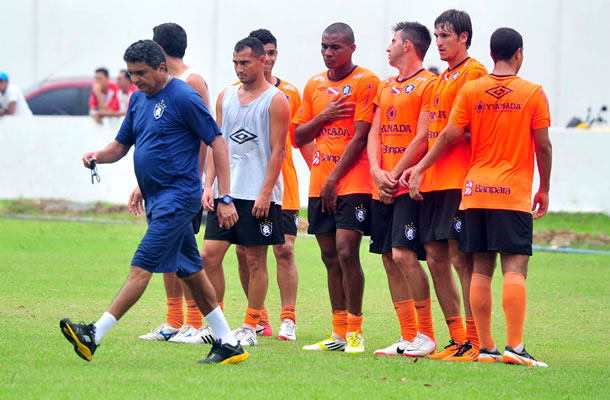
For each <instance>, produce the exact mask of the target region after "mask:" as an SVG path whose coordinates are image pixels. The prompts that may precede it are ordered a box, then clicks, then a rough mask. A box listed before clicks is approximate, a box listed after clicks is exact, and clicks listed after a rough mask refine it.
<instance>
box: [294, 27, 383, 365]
mask: <svg viewBox="0 0 610 400" xmlns="http://www.w3.org/2000/svg"><path fill="white" fill-rule="evenodd" d="M355 50H356V44H355V43H354V32H353V31H352V29H351V28H350V27H349V25H347V24H344V23H334V24H332V25H330V26H329V27H328V28H326V30H325V31H324V33H323V34H322V57H323V59H324V64H325V65H326V67H327V68H328V71H325V72H323V73H320V74H318V75H315V76H314V77H312V78H311V79H309V81H308V82H307V85H306V86H305V91H304V93H303V104H302V106H301V108H300V110H299V112H298V113H297V115H296V116H295V118H294V120H293V122H294V123H295V124H296V129H295V141H296V144H297V145H298V146H303V145H305V144H307V143H311V142H312V141H314V140H315V150H314V157H313V162H312V166H311V178H310V183H309V204H308V218H309V228H308V231H309V233H311V234H315V235H316V239H317V241H318V245H319V246H320V250H321V255H322V261H323V262H324V265H325V266H326V269H327V274H328V292H329V295H330V302H331V308H332V312H333V332H332V334H331V336H330V337H329V338H328V339H326V340H322V341H320V342H318V343H315V344H312V345H309V346H304V347H303V349H304V350H337V351H346V352H349V353H362V352H364V339H363V335H362V318H363V317H362V294H363V291H364V273H363V271H362V266H361V265H360V254H359V250H360V241H361V239H362V235H363V234H364V233H365V232H367V231H368V230H369V220H370V199H371V190H372V187H371V176H370V172H369V163H368V160H367V157H366V152H365V151H364V150H365V147H366V142H367V134H368V131H369V128H370V126H371V121H372V120H373V112H374V109H373V107H374V105H373V100H374V97H375V93H376V90H377V85H378V84H379V78H377V77H376V76H375V74H373V73H372V72H371V71H369V70H368V69H366V68H362V67H360V66H357V65H354V63H353V62H352V54H353V53H354V51H355Z"/></svg>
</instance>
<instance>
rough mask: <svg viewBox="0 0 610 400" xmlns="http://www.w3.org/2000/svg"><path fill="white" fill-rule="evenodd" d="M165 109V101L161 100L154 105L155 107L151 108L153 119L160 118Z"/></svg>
mask: <svg viewBox="0 0 610 400" xmlns="http://www.w3.org/2000/svg"><path fill="white" fill-rule="evenodd" d="M166 108H167V106H166V105H165V101H163V100H161V101H160V102H158V103H157V104H155V107H154V108H153V117H155V119H159V118H161V117H162V116H163V112H164V111H165V109H166Z"/></svg>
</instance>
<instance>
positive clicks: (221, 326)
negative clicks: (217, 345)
mask: <svg viewBox="0 0 610 400" xmlns="http://www.w3.org/2000/svg"><path fill="white" fill-rule="evenodd" d="M204 318H205V320H206V322H207V323H208V325H210V327H211V328H212V330H213V331H214V334H215V335H216V337H217V338H218V339H220V341H221V342H222V343H228V344H230V345H231V346H236V345H237V340H235V336H233V333H232V332H231V328H229V324H228V323H227V320H226V319H225V315H224V314H223V313H222V310H221V309H220V306H218V307H216V308H215V309H213V310H212V311H210V313H209V314H208V315H206V316H205V317H204Z"/></svg>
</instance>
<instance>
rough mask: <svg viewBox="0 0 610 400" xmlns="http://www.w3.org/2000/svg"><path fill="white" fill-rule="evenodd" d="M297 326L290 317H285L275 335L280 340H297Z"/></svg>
mask: <svg viewBox="0 0 610 400" xmlns="http://www.w3.org/2000/svg"><path fill="white" fill-rule="evenodd" d="M296 329H297V327H296V325H295V324H294V322H292V320H290V319H285V320H283V321H282V325H280V332H279V333H278V335H277V338H278V339H280V340H290V341H295V340H297V335H296V333H295V331H296Z"/></svg>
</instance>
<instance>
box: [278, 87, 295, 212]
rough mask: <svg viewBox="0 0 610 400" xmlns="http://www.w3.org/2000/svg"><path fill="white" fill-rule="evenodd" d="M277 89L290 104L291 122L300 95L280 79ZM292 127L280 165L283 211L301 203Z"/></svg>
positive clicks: (291, 125)
mask: <svg viewBox="0 0 610 400" xmlns="http://www.w3.org/2000/svg"><path fill="white" fill-rule="evenodd" d="M277 88H278V89H280V90H281V91H282V93H284V94H285V95H286V97H287V98H288V103H289V104H290V117H291V118H290V119H291V120H292V118H294V116H295V115H296V114H297V112H298V110H299V108H300V106H301V94H300V93H299V90H298V89H297V88H296V86H294V85H291V84H290V83H288V82H285V81H282V80H280V79H278V84H277ZM294 127H295V125H294V124H293V123H291V124H290V127H289V132H288V136H287V138H286V158H285V159H284V163H283V164H282V178H283V181H284V197H283V199H282V209H283V210H298V209H300V208H301V202H300V200H299V181H298V178H297V171H296V169H295V167H294V160H293V158H292V147H293V146H294V147H296V146H295V145H294Z"/></svg>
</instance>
